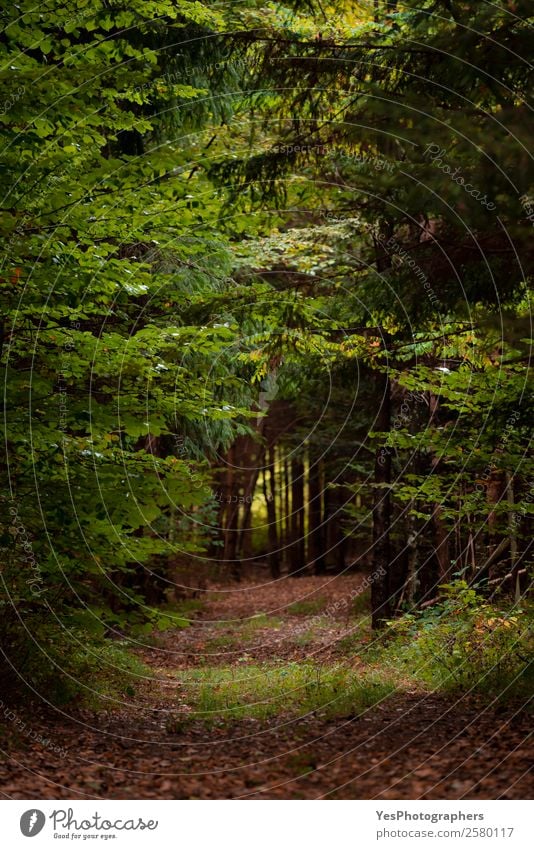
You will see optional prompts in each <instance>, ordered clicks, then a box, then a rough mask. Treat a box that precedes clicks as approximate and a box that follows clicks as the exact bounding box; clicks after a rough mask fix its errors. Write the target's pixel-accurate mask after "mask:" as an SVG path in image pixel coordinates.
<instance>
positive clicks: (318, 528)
mask: <svg viewBox="0 0 534 849" xmlns="http://www.w3.org/2000/svg"><path fill="white" fill-rule="evenodd" d="M308 487H309V492H308V496H309V501H308V504H309V528H308V539H309V559H310V564H311V565H312V566H313V572H314V574H315V575H324V573H325V572H326V563H325V559H324V539H323V531H324V526H323V511H322V504H321V492H322V488H321V467H320V463H319V461H315V462H314V460H313V457H312V456H310V468H309V472H308Z"/></svg>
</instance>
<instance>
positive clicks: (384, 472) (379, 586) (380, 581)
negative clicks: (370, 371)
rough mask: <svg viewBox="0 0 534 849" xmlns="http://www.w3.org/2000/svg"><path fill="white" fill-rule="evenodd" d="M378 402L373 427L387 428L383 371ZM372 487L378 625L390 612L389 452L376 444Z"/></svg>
mask: <svg viewBox="0 0 534 849" xmlns="http://www.w3.org/2000/svg"><path fill="white" fill-rule="evenodd" d="M377 383H378V384H379V391H380V395H381V397H382V403H381V406H380V410H379V413H378V416H377V420H376V425H375V427H376V430H377V431H381V432H388V431H389V430H390V429H391V386H390V380H389V377H387V375H386V376H385V377H384V376H382V375H380V376H379V377H377ZM375 483H376V484H378V486H377V487H376V489H375V496H374V506H373V583H372V585H371V605H372V617H371V622H372V627H373V628H379V627H380V625H381V624H383V620H384V619H388V618H389V617H390V615H391V600H390V570H391V547H390V533H389V532H390V525H391V495H390V489H389V484H390V483H391V452H390V450H389V449H387V448H378V449H377V451H376V458H375ZM384 485H385V486H384Z"/></svg>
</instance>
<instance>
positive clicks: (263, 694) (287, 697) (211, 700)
mask: <svg viewBox="0 0 534 849" xmlns="http://www.w3.org/2000/svg"><path fill="white" fill-rule="evenodd" d="M180 682H181V684H182V685H183V687H184V689H185V692H186V700H187V702H188V704H189V706H190V707H191V708H192V712H191V714H190V715H189V716H190V718H191V719H203V720H204V721H206V722H208V723H213V722H228V721H232V720H236V719H269V718H270V717H273V716H279V715H280V714H290V715H295V714H298V715H303V714H307V713H311V712H319V713H320V714H321V715H323V716H325V717H327V718H328V717H334V716H356V715H358V714H359V713H361V712H362V711H364V710H365V709H366V708H368V707H370V706H371V705H374V704H376V703H377V702H379V701H381V700H382V699H384V698H386V697H387V696H389V695H390V694H391V693H392V692H393V691H394V689H395V685H394V683H393V677H391V678H389V679H387V678H385V677H384V676H380V675H378V674H377V673H376V672H374V671H370V672H368V673H366V674H362V673H361V672H358V671H356V670H354V669H353V668H351V667H349V666H347V665H344V664H334V665H328V666H322V665H319V664H312V663H288V664H278V665H274V664H267V663H265V664H261V665H254V666H253V665H250V666H248V665H247V666H241V667H239V668H236V667H235V666H219V667H205V668H202V669H190V670H185V671H181V672H180Z"/></svg>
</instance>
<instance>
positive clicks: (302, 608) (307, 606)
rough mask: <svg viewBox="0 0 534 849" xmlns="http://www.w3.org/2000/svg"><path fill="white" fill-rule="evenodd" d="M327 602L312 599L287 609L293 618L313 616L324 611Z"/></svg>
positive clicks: (291, 605)
mask: <svg viewBox="0 0 534 849" xmlns="http://www.w3.org/2000/svg"><path fill="white" fill-rule="evenodd" d="M325 605H326V600H325V599H324V598H310V599H307V600H305V601H296V602H294V604H290V605H289V607H288V608H286V610H287V613H289V614H290V615H291V616H313V615H314V614H315V613H319V612H320V611H321V610H323V609H324V607H325Z"/></svg>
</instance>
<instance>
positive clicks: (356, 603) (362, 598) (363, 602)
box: [350, 587, 371, 616]
mask: <svg viewBox="0 0 534 849" xmlns="http://www.w3.org/2000/svg"><path fill="white" fill-rule="evenodd" d="M350 612H351V614H352V616H359V615H361V614H362V613H365V614H367V615H368V616H370V615H371V588H370V587H368V588H367V589H366V590H364V591H363V592H361V593H360V594H359V595H357V596H355V598H354V600H353V602H352V604H351V609H350Z"/></svg>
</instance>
